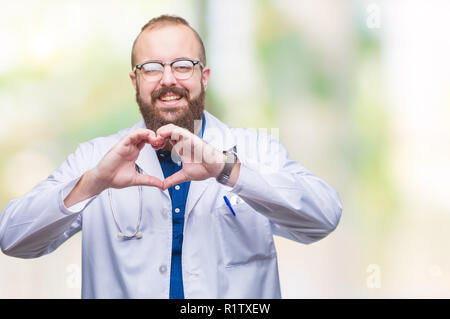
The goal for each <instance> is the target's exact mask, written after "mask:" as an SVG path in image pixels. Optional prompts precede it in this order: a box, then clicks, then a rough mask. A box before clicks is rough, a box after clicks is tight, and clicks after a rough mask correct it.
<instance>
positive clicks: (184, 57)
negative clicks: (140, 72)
mask: <svg viewBox="0 0 450 319" xmlns="http://www.w3.org/2000/svg"><path fill="white" fill-rule="evenodd" d="M178 60H194V61H199V60H197V59H193V58H189V57H186V56H182V57H178V58H176V59H174V60H172V61H171V62H173V61H178ZM148 62H159V63H162V61H161V60H148V61H145V62H142V63H139V64H144V63H148ZM139 64H138V65H139Z"/></svg>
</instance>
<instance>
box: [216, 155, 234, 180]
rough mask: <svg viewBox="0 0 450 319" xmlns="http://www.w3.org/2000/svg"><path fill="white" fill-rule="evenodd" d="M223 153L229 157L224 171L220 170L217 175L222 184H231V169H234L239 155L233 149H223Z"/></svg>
mask: <svg viewBox="0 0 450 319" xmlns="http://www.w3.org/2000/svg"><path fill="white" fill-rule="evenodd" d="M223 154H224V155H226V156H227V159H226V161H225V165H224V167H223V169H222V172H220V174H219V176H217V178H216V179H217V181H218V182H219V183H220V184H222V185H226V186H231V185H230V175H231V171H232V170H233V167H234V164H236V161H237V156H236V153H235V152H232V151H223Z"/></svg>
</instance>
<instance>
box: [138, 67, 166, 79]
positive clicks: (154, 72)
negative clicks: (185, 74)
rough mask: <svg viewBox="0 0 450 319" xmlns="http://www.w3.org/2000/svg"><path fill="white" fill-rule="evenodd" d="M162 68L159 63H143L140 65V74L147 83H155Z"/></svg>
mask: <svg viewBox="0 0 450 319" xmlns="http://www.w3.org/2000/svg"><path fill="white" fill-rule="evenodd" d="M163 71H164V68H163V66H162V65H161V64H159V63H153V62H149V63H145V64H144V65H142V68H141V72H142V75H143V76H144V78H145V79H146V80H147V81H157V80H159V79H160V78H161V75H162V73H163Z"/></svg>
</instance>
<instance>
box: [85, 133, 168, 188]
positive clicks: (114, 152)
mask: <svg viewBox="0 0 450 319" xmlns="http://www.w3.org/2000/svg"><path fill="white" fill-rule="evenodd" d="M155 140H156V136H155V132H153V131H152V130H149V129H144V128H139V129H136V130H135V131H133V132H130V133H128V134H127V135H126V136H124V137H123V138H122V139H121V140H120V141H119V142H118V143H117V144H116V145H114V147H113V148H112V149H111V150H110V151H109V152H108V153H107V154H106V155H105V156H104V157H103V158H102V160H101V161H100V162H99V163H98V165H97V166H96V167H95V168H94V169H92V171H91V173H92V176H93V177H94V180H95V181H96V183H97V185H98V187H100V188H101V189H106V188H110V187H112V188H124V187H129V186H136V185H146V186H156V187H158V188H162V186H163V183H162V181H161V180H160V179H159V178H157V177H155V176H151V175H145V174H140V173H138V172H137V171H136V168H135V162H136V160H137V158H138V156H139V153H140V151H141V150H142V148H143V147H144V146H145V144H146V143H150V144H152V142H153V141H155ZM152 146H154V147H159V145H158V143H154V142H153V144H152Z"/></svg>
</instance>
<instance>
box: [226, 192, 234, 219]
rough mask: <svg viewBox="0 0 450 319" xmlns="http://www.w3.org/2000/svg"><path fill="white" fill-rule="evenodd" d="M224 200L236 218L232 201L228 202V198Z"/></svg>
mask: <svg viewBox="0 0 450 319" xmlns="http://www.w3.org/2000/svg"><path fill="white" fill-rule="evenodd" d="M223 200H224V201H225V204H227V206H228V208H229V209H230V210H231V212H232V213H233V215H234V216H236V213H235V212H234V210H233V207H232V206H231V203H230V201H229V200H228V197H226V196H224V197H223Z"/></svg>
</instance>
